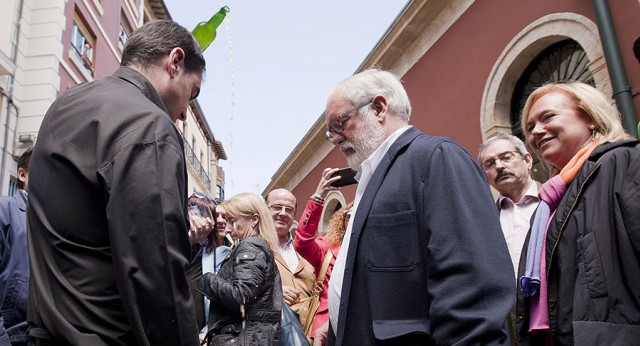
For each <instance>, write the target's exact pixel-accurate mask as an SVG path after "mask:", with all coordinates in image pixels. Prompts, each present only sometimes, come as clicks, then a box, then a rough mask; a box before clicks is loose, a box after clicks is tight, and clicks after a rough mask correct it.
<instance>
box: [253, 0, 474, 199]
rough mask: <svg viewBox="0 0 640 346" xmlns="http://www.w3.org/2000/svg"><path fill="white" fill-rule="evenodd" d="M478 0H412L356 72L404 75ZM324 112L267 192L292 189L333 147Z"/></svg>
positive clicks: (281, 167)
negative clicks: (388, 72) (326, 131)
mask: <svg viewBox="0 0 640 346" xmlns="http://www.w3.org/2000/svg"><path fill="white" fill-rule="evenodd" d="M474 1H475V0H410V1H409V2H407V4H406V5H405V7H404V8H403V9H402V10H401V11H400V13H399V14H398V16H397V17H396V18H395V20H394V21H393V23H392V24H391V25H390V26H389V28H388V29H387V31H386V32H385V33H384V34H383V36H382V38H381V39H380V40H379V41H378V43H377V44H376V45H375V46H374V48H373V49H372V50H371V52H370V53H369V55H367V57H366V58H365V59H364V61H363V62H362V64H360V66H359V67H358V68H357V70H356V71H355V72H354V74H355V73H358V72H361V71H363V70H366V69H369V68H372V67H379V68H381V69H384V70H389V71H393V72H394V73H395V74H396V75H398V76H403V75H404V74H405V73H406V72H407V71H409V69H410V68H411V67H412V66H413V65H415V64H416V63H417V62H418V60H420V58H421V57H422V56H423V55H424V54H425V53H426V52H427V51H428V50H429V49H430V48H431V47H432V46H433V44H435V42H437V41H438V39H439V38H440V37H442V35H444V33H445V32H446V31H447V30H448V29H449V28H450V27H451V26H452V25H453V24H454V23H455V22H456V21H457V20H458V19H459V18H460V16H462V15H463V14H464V12H466V10H467V9H468V8H469V7H470V6H471V5H472V4H473V2H474ZM325 127H326V125H325V121H324V117H323V116H322V114H321V115H320V116H319V117H318V119H317V120H316V122H315V123H314V124H313V126H312V127H311V129H309V131H308V132H307V134H306V135H305V136H304V137H303V138H302V140H301V141H300V142H299V143H298V145H297V146H296V147H295V148H294V149H293V151H292V152H291V154H289V156H288V157H287V159H286V160H285V161H284V162H283V163H282V165H281V166H280V167H279V168H278V170H277V171H276V172H275V174H274V175H273V176H272V178H271V182H270V183H269V185H267V187H266V188H265V190H264V192H263V194H264V193H266V192H269V191H271V190H272V189H274V188H278V187H283V188H287V189H289V190H291V189H293V188H294V187H295V186H297V185H298V184H299V183H300V182H301V181H302V180H303V179H304V178H305V177H306V176H307V174H308V173H309V172H310V171H311V170H312V169H313V168H314V167H315V166H316V165H317V164H318V163H320V162H321V161H322V160H323V159H324V158H325V157H326V156H327V155H328V154H329V153H330V152H331V150H332V149H333V146H332V145H331V144H330V143H329V142H328V141H327V140H326V139H325V134H324V133H325Z"/></svg>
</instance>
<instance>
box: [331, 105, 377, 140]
mask: <svg viewBox="0 0 640 346" xmlns="http://www.w3.org/2000/svg"><path fill="white" fill-rule="evenodd" d="M371 102H373V99H371V100H369V101H367V102H364V103H361V104H359V105H357V106H355V107H354V108H352V109H350V110H348V111H346V112H344V113H342V114H341V115H339V116H338V117H336V119H335V120H334V121H332V122H331V123H330V124H329V126H327V132H326V133H325V136H326V137H327V140H328V141H329V142H331V140H332V139H333V134H334V133H337V134H341V133H342V131H344V124H345V123H346V122H347V121H348V120H349V119H351V113H353V112H355V111H357V110H359V109H360V108H362V107H364V106H367V105H369V104H370V103H371Z"/></svg>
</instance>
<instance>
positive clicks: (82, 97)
mask: <svg viewBox="0 0 640 346" xmlns="http://www.w3.org/2000/svg"><path fill="white" fill-rule="evenodd" d="M121 65H122V66H121V67H120V68H119V69H118V70H117V71H116V72H115V73H114V74H113V75H112V76H109V77H106V78H104V79H102V80H98V81H93V82H91V83H86V84H82V85H78V86H76V87H74V88H71V89H69V90H67V91H66V92H64V93H63V94H62V95H60V96H59V97H58V99H57V100H56V101H55V102H54V103H53V104H52V105H51V107H50V108H49V110H48V111H47V114H46V115H45V117H44V120H43V123H42V126H41V128H40V132H39V133H40V136H39V137H38V141H37V142H36V144H35V148H34V150H33V157H32V160H31V168H32V170H31V176H30V180H29V183H30V186H29V187H30V189H29V190H30V191H29V194H30V196H29V207H28V212H27V219H28V227H29V261H30V266H31V280H30V287H29V297H30V299H29V310H28V321H29V324H30V326H31V331H30V337H33V338H34V339H35V340H34V343H36V344H68V345H99V344H100V345H102V344H108V345H190V346H192V345H195V344H196V343H197V342H198V330H197V325H196V321H195V314H194V302H193V298H192V297H191V293H190V290H189V285H188V283H187V278H186V275H185V269H186V266H187V264H188V260H189V257H190V255H191V246H190V241H189V220H188V216H187V170H186V166H185V158H184V147H183V142H182V137H181V135H180V132H179V131H178V129H177V128H176V126H175V123H176V121H177V120H178V119H180V120H184V119H185V114H186V109H187V107H188V105H189V102H190V101H192V100H193V99H195V98H196V97H197V96H198V93H199V92H200V86H201V83H202V75H203V73H204V70H205V61H204V58H203V56H202V52H201V51H200V48H199V47H198V44H197V43H196V41H195V39H194V38H193V36H192V35H191V33H190V32H189V30H187V29H185V28H184V27H182V26H180V25H179V24H177V23H175V22H173V21H170V20H159V21H151V22H149V23H147V24H145V25H143V26H142V27H140V28H139V29H137V30H136V31H135V32H134V33H133V34H132V35H131V37H130V38H129V39H128V40H127V43H126V45H125V47H124V50H123V54H122V61H121ZM199 233H200V232H199Z"/></svg>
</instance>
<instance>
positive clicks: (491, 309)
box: [314, 69, 515, 346]
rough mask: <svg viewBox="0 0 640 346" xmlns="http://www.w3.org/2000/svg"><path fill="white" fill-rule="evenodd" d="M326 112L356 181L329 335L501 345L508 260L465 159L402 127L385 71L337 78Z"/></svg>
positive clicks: (394, 85) (491, 210)
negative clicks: (344, 78) (340, 79)
mask: <svg viewBox="0 0 640 346" xmlns="http://www.w3.org/2000/svg"><path fill="white" fill-rule="evenodd" d="M324 116H325V120H326V124H327V133H326V135H327V138H328V139H329V140H330V141H331V143H332V144H333V145H335V146H336V148H338V149H339V150H340V151H341V152H342V153H343V154H344V156H345V158H346V160H347V163H348V164H349V166H350V167H351V168H352V169H354V170H355V171H357V172H358V176H357V178H358V180H359V182H358V187H357V189H356V195H355V202H354V207H353V209H352V210H353V214H352V215H351V217H350V219H349V222H348V225H347V230H346V232H345V235H344V239H343V243H342V246H341V247H340V251H339V252H338V256H337V258H336V261H335V265H334V267H333V271H332V273H331V279H330V281H329V292H328V295H329V321H330V323H329V324H330V325H331V331H329V332H328V339H327V344H329V345H334V344H335V345H377V346H381V345H436V344H437V345H463V344H464V345H480V344H482V345H507V344H508V343H509V338H508V335H507V326H506V319H507V316H508V314H509V311H510V309H511V307H512V306H513V303H514V299H515V290H514V289H513V269H512V265H511V261H510V260H509V253H508V250H507V246H506V244H505V241H504V237H503V236H502V232H501V231H500V222H499V220H498V213H497V212H496V209H495V207H494V204H493V200H492V197H491V192H490V191H489V186H487V183H486V182H485V178H484V174H483V173H482V170H481V169H480V167H478V165H477V164H476V163H475V160H474V159H473V157H471V156H470V155H469V153H468V152H466V151H465V150H464V149H463V148H461V147H460V146H459V145H458V144H456V143H454V142H453V141H452V140H451V139H448V138H444V137H435V136H428V135H425V134H423V133H422V132H421V131H420V130H418V129H416V128H415V127H413V126H410V125H409V124H408V122H409V118H410V116H411V104H410V102H409V97H408V96H407V93H406V91H405V89H404V87H403V86H402V83H401V82H400V80H399V79H398V78H397V77H396V76H394V75H393V74H392V73H390V72H387V71H381V70H376V69H372V70H366V71H363V72H360V73H358V74H356V75H354V76H352V77H350V78H348V79H347V80H345V81H343V82H341V83H340V84H338V86H336V87H335V88H334V89H333V90H332V91H331V92H330V94H329V99H328V100H327V105H326V108H325V112H324ZM319 333H321V329H320V328H319V329H318V331H316V334H315V337H316V338H317V339H318V340H320V339H323V338H322V337H321V336H320V337H319ZM314 343H315V340H314Z"/></svg>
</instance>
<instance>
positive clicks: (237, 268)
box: [197, 193, 282, 345]
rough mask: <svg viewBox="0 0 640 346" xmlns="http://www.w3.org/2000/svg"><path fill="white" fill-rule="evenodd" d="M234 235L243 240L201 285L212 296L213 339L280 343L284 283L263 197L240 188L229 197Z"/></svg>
mask: <svg viewBox="0 0 640 346" xmlns="http://www.w3.org/2000/svg"><path fill="white" fill-rule="evenodd" d="M221 205H222V207H223V208H224V210H226V212H227V222H228V227H229V228H230V231H231V237H233V239H234V240H236V241H237V242H238V243H237V244H236V246H235V247H234V248H233V249H232V250H231V252H230V254H229V256H228V258H227V259H226V260H225V261H224V262H223V263H222V268H220V272H218V275H215V274H212V273H206V274H204V275H203V277H202V278H201V279H199V280H198V282H197V290H198V291H200V292H202V293H203V294H204V295H205V296H207V297H208V298H209V299H210V300H211V306H210V309H209V312H208V313H209V321H208V327H209V330H208V333H207V339H208V340H207V342H208V344H209V345H277V344H278V343H279V339H280V318H281V309H282V286H281V284H280V275H279V274H278V268H277V267H276V264H275V262H274V260H273V252H274V251H275V249H276V246H277V245H276V244H277V235H276V232H275V226H274V224H273V220H272V219H271V215H270V214H269V210H268V209H267V205H266V204H265V202H264V200H263V199H262V198H261V197H260V196H258V195H256V194H253V193H241V194H238V195H236V196H234V197H232V198H231V199H229V200H227V201H224V202H223V203H222V204H221Z"/></svg>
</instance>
